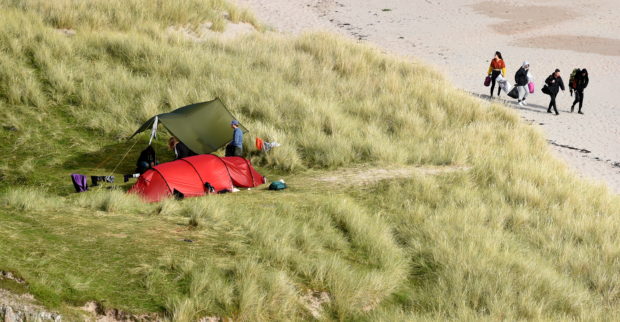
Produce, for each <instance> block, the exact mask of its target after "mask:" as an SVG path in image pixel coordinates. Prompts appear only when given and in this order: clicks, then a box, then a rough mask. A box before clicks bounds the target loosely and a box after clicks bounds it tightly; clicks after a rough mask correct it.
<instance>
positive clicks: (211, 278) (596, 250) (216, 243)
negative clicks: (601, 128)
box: [0, 0, 620, 321]
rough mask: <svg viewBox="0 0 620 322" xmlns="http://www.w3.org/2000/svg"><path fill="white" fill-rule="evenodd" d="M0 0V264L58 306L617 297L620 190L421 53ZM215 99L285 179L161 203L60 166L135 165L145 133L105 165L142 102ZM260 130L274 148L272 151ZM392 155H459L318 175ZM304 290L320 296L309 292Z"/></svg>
mask: <svg viewBox="0 0 620 322" xmlns="http://www.w3.org/2000/svg"><path fill="white" fill-rule="evenodd" d="M0 6H1V7H2V9H3V10H2V11H1V12H0V15H1V18H2V19H0V137H1V138H2V139H3V142H4V144H3V145H2V146H1V147H0V152H1V153H2V155H3V157H2V158H0V177H1V178H2V183H1V184H0V187H1V189H2V192H1V194H0V223H1V225H0V270H5V271H12V272H14V273H16V274H17V275H19V276H20V277H22V278H24V279H25V280H26V281H27V282H28V285H27V291H28V292H30V293H32V294H33V295H34V296H35V297H36V298H37V299H38V300H40V301H41V302H42V303H43V304H45V305H46V306H48V307H50V308H52V309H56V310H61V311H63V310H67V309H68V308H73V307H76V306H81V305H83V304H84V303H85V302H87V301H91V300H95V301H97V302H99V303H102V305H103V306H104V307H107V308H118V309H121V310H124V311H127V312H132V313H144V312H157V313H159V314H160V315H161V316H162V317H163V318H165V319H169V320H174V321H196V320H198V319H200V318H203V317H208V316H212V317H222V318H231V319H233V320H241V321H256V320H311V319H320V320H347V321H348V320H373V321H396V320H398V321H400V320H521V319H529V320H585V319H587V320H610V319H614V318H615V317H616V316H617V315H618V313H619V312H618V309H619V303H618V299H619V298H620V293H619V291H618V290H620V275H619V274H618V272H620V264H619V263H620V255H619V254H620V248H619V247H620V246H619V245H620V222H619V221H618V215H620V200H619V198H618V197H617V196H613V195H610V194H609V192H608V191H607V190H606V188H604V187H602V186H595V185H593V184H591V183H588V182H584V181H583V180H581V179H578V178H576V177H575V176H574V175H573V174H571V173H570V172H569V171H568V170H567V169H566V167H565V166H564V165H563V164H561V163H560V162H559V161H557V160H555V159H554V158H553V157H552V156H551V155H550V153H549V152H548V148H547V144H546V142H545V140H544V139H543V136H542V135H541V133H540V132H539V131H538V130H536V129H534V128H532V127H529V126H526V125H524V124H522V123H521V122H520V121H519V118H518V117H517V115H515V114H514V113H512V112H511V111H508V110H506V109H505V108H503V107H502V106H499V105H494V104H488V103H483V102H481V101H479V100H476V99H473V98H471V97H469V96H468V95H466V94H465V93H463V92H461V91H458V90H456V89H454V88H453V87H452V85H451V84H449V83H448V82H447V81H445V80H444V79H443V77H442V76H441V75H439V74H438V73H436V72H434V71H433V70H432V69H430V68H429V67H426V66H424V65H422V64H420V63H418V62H412V61H408V60H404V59H400V58H397V57H391V56H388V55H385V54H382V53H381V52H379V51H378V50H376V49H374V48H371V47H368V46H365V45H360V44H355V43H352V42H350V41H348V40H345V39H342V38H340V37H337V36H334V35H330V34H326V33H310V34H305V35H301V36H298V37H290V36H283V35H278V34H273V33H269V32H257V33H253V34H250V35H246V36H242V37H239V38H236V39H225V38H217V37H216V38H211V39H208V40H206V41H204V42H193V41H191V40H188V39H185V38H184V37H183V36H182V35H180V34H176V33H171V32H170V31H168V27H170V26H189V28H193V27H194V26H197V25H199V24H202V23H205V22H212V23H213V26H216V27H214V29H220V28H221V29H224V28H225V26H226V24H227V23H231V22H232V23H235V22H248V23H251V24H252V25H254V26H256V27H257V28H258V29H260V30H262V29H263V27H262V26H260V25H259V24H258V23H257V22H256V21H255V19H254V18H252V15H251V14H250V13H248V12H247V11H245V10H240V9H238V8H235V7H234V6H231V5H230V4H228V3H226V2H224V1H189V0H187V1H181V2H178V5H174V6H173V5H172V2H170V3H169V2H167V1H138V0H132V1H69V0H67V1H55V2H49V1H8V0H5V1H0ZM63 29H70V30H72V31H75V34H74V35H71V34H69V35H68V34H67V32H66V30H64V31H63ZM215 97H219V98H221V99H222V100H223V101H224V102H225V104H226V105H227V106H228V107H229V109H230V110H231V111H232V112H233V113H234V114H235V115H236V116H237V117H238V118H239V119H240V120H241V121H242V122H243V123H244V125H246V126H247V127H248V128H249V129H251V132H250V133H249V134H248V135H246V137H245V140H246V141H245V142H244V143H245V145H246V150H247V152H248V155H249V156H250V157H251V158H252V160H253V162H254V164H256V165H257V167H258V169H259V171H261V172H263V173H265V174H267V175H268V176H269V178H270V179H275V178H278V177H284V178H286V180H287V183H288V184H289V186H290V188H289V189H288V190H285V191H283V192H281V193H271V192H268V191H266V190H262V189H253V190H251V191H243V192H240V193H236V194H227V195H217V196H208V197H204V198H193V199H188V200H183V201H175V200H172V199H170V200H165V201H163V202H160V203H157V204H145V203H144V202H142V201H141V200H140V199H139V198H137V197H136V196H131V195H127V194H125V193H124V190H123V188H127V187H128V185H120V186H117V187H116V188H115V189H107V187H105V186H104V187H100V188H95V189H92V191H89V192H88V193H83V194H72V193H70V191H71V189H72V187H71V186H70V183H69V176H68V175H69V174H70V173H74V172H78V173H87V174H99V175H104V174H111V173H112V172H114V173H112V174H114V175H116V176H117V180H119V178H120V175H121V174H122V173H125V172H130V171H132V170H133V167H134V164H133V162H134V160H135V158H136V157H137V155H138V153H139V150H140V147H142V146H143V145H144V144H145V138H144V137H143V136H142V137H140V138H138V139H137V140H138V141H137V142H138V143H137V147H135V148H134V149H133V150H131V152H130V153H129V155H128V157H127V158H126V159H124V160H123V162H121V163H120V165H119V166H118V167H117V168H116V171H113V170H114V169H115V167H116V165H117V163H118V161H119V159H120V156H122V155H123V154H124V153H125V151H127V149H128V148H129V147H130V146H131V145H132V144H133V142H127V141H125V140H124V139H125V138H126V137H127V136H129V135H130V134H131V133H132V132H133V131H134V130H135V129H136V128H137V127H138V126H139V125H140V124H141V123H142V122H143V121H144V120H146V119H147V118H149V117H151V116H152V115H154V114H156V113H161V112H166V111H170V110H172V109H174V108H177V107H179V106H182V105H185V104H189V103H194V102H197V101H204V100H209V99H213V98H215ZM162 134H163V133H162ZM255 136H259V137H262V138H263V139H266V140H268V141H272V140H275V141H278V142H280V143H281V144H282V146H281V147H278V148H276V149H274V150H273V151H272V152H271V153H269V154H261V153H259V152H257V151H254V149H253V148H252V145H253V138H254V137H255ZM165 139H166V138H165V136H160V138H158V139H157V140H156V141H155V148H156V149H157V150H158V152H159V155H160V159H162V161H166V160H170V158H171V156H170V152H169V151H166V149H165V147H164V145H165V143H164V142H165ZM134 142H135V141H134ZM399 166H420V167H435V168H439V169H440V168H441V167H448V168H450V167H461V168H462V169H463V170H462V171H456V172H455V171H452V172H450V173H448V172H446V173H443V174H441V173H440V174H436V175H431V174H424V173H423V172H420V173H419V174H414V175H413V176H411V177H403V178H397V179H389V180H383V181H380V182H376V183H370V184H367V185H356V184H349V185H342V184H340V183H338V182H335V183H328V182H320V181H317V180H316V178H317V177H318V176H324V175H329V176H335V177H338V171H339V169H342V168H351V167H353V168H355V167H361V168H364V167H366V168H373V167H374V168H380V167H386V168H390V167H391V168H394V167H396V168H398V167H399ZM358 173H360V175H361V176H362V175H364V172H363V171H359V172H358ZM360 181H364V180H360ZM317 294H324V295H322V296H323V299H324V298H327V300H325V301H323V300H321V301H322V302H320V303H322V304H320V305H319V306H313V304H312V303H313V301H314V302H316V301H318V298H319V296H318V295H317ZM313 296H314V297H315V298H314V300H313V299H312V297H313Z"/></svg>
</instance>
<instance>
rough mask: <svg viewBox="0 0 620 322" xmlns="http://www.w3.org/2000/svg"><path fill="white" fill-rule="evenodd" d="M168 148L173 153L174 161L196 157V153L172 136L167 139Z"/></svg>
mask: <svg viewBox="0 0 620 322" xmlns="http://www.w3.org/2000/svg"><path fill="white" fill-rule="evenodd" d="M168 147H169V148H170V149H171V150H173V151H174V158H175V160H178V159H181V158H185V157H191V156H193V155H198V154H197V153H196V152H194V151H192V150H190V148H189V147H187V145H185V143H183V142H181V141H180V140H179V139H177V138H176V137H174V136H171V137H170V139H168Z"/></svg>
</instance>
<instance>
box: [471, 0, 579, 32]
mask: <svg viewBox="0 0 620 322" xmlns="http://www.w3.org/2000/svg"><path fill="white" fill-rule="evenodd" d="M472 8H473V9H474V11H476V12H478V13H481V14H484V15H486V16H489V17H491V18H499V19H504V20H506V21H503V22H500V23H495V24H492V25H491V28H493V30H495V31H496V32H498V33H501V34H506V35H514V34H518V33H522V32H527V31H532V30H535V29H541V28H544V27H547V26H552V25H556V24H558V23H560V22H563V21H566V20H571V19H575V18H577V17H578V16H579V15H578V14H577V13H576V12H574V11H572V10H569V9H566V8H565V7H559V6H536V5H530V4H524V5H515V4H508V3H505V2H497V1H484V2H480V3H477V4H475V5H473V6H472Z"/></svg>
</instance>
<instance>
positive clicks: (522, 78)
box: [515, 61, 530, 106]
mask: <svg viewBox="0 0 620 322" xmlns="http://www.w3.org/2000/svg"><path fill="white" fill-rule="evenodd" d="M529 69H530V64H529V63H528V62H527V61H524V62H523V64H522V65H521V68H519V70H518V71H517V72H516V73H515V86H516V87H517V91H518V92H519V96H518V98H517V99H518V104H519V106H524V105H527V102H526V101H525V99H526V98H527V95H528V92H529V90H528V88H527V84H528V83H529V82H530V80H529V78H528V77H527V73H528V72H529Z"/></svg>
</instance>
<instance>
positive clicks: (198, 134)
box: [130, 98, 247, 154]
mask: <svg viewBox="0 0 620 322" xmlns="http://www.w3.org/2000/svg"><path fill="white" fill-rule="evenodd" d="M233 119H235V118H234V117H233V115H232V114H231V113H230V112H229V111H228V109H227V108H226V106H224V104H223V103H222V102H221V101H220V100H219V99H217V98H216V99H214V100H212V101H209V102H203V103H196V104H192V105H187V106H183V107H180V108H178V109H176V110H174V111H172V112H169V113H163V114H159V115H155V116H153V117H152V118H150V119H149V120H148V121H146V122H145V123H144V124H142V126H141V127H140V128H139V129H138V130H137V131H136V132H135V133H134V134H133V135H132V136H131V137H130V139H131V138H133V137H134V136H135V135H136V134H138V133H140V132H142V131H146V130H149V129H152V127H153V124H154V123H155V120H157V122H158V124H162V125H163V126H164V127H165V128H166V129H167V130H168V132H170V134H172V135H174V136H176V137H177V138H178V139H179V140H180V141H181V142H183V143H185V145H187V146H188V147H189V148H190V149H191V150H192V151H194V152H196V153H198V154H205V153H211V152H213V151H216V150H217V149H219V148H221V147H223V146H225V145H226V144H227V143H228V142H230V141H231V140H232V134H233V129H232V128H231V127H230V121H232V120H233ZM239 128H240V129H241V130H242V131H243V133H246V132H247V129H246V128H245V127H243V125H241V124H239Z"/></svg>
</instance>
